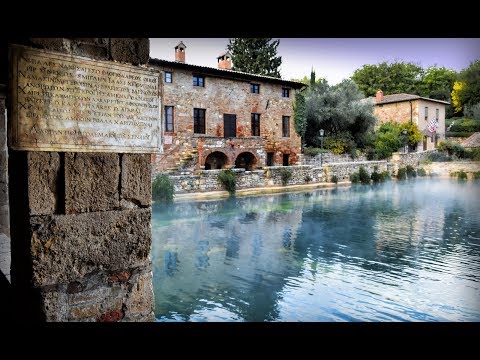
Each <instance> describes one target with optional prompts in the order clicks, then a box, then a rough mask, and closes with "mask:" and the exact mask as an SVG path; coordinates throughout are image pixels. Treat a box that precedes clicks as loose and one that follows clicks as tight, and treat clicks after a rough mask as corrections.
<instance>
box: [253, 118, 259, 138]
mask: <svg viewBox="0 0 480 360" xmlns="http://www.w3.org/2000/svg"><path fill="white" fill-rule="evenodd" d="M252 136H260V114H255V113H252Z"/></svg>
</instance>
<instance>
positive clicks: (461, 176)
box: [450, 170, 468, 180]
mask: <svg viewBox="0 0 480 360" xmlns="http://www.w3.org/2000/svg"><path fill="white" fill-rule="evenodd" d="M450 176H451V177H456V178H457V179H458V180H467V179H468V176H467V173H466V172H465V171H463V170H460V171H453V172H451V173H450Z"/></svg>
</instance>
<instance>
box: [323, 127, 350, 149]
mask: <svg viewBox="0 0 480 360" xmlns="http://www.w3.org/2000/svg"><path fill="white" fill-rule="evenodd" d="M324 145H325V148H326V149H329V150H330V151H331V152H332V153H334V154H345V153H347V152H350V151H351V150H352V149H355V146H356V145H355V141H353V138H352V135H351V134H350V133H348V132H341V133H339V134H336V135H331V136H328V137H327V138H326V139H325V141H324Z"/></svg>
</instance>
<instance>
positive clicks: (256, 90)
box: [250, 84, 260, 94]
mask: <svg viewBox="0 0 480 360" xmlns="http://www.w3.org/2000/svg"><path fill="white" fill-rule="evenodd" d="M250 92H251V93H252V94H260V85H259V84H250Z"/></svg>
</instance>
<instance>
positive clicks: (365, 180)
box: [358, 166, 370, 184]
mask: <svg viewBox="0 0 480 360" xmlns="http://www.w3.org/2000/svg"><path fill="white" fill-rule="evenodd" d="M358 176H359V177H360V182H361V183H362V184H370V174H369V173H368V171H367V170H365V168H364V167H363V166H360V169H358Z"/></svg>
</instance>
